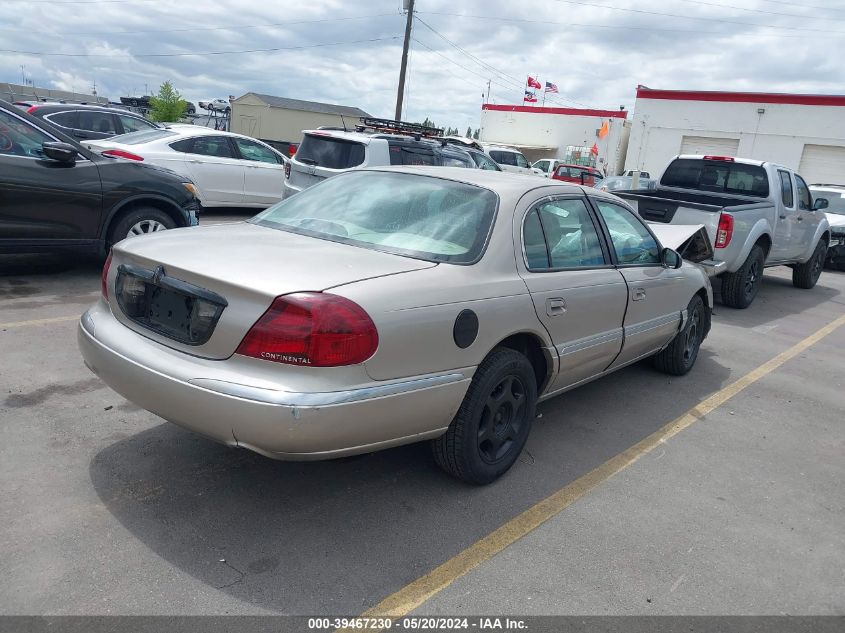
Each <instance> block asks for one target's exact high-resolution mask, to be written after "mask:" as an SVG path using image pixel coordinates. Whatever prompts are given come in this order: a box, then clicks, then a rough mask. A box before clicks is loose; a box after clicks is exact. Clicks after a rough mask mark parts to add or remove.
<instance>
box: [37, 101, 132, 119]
mask: <svg viewBox="0 0 845 633" xmlns="http://www.w3.org/2000/svg"><path fill="white" fill-rule="evenodd" d="M31 107H33V108H36V109H38V110H61V111H65V110H91V111H92V112H114V111H115V110H120V113H121V114H134V113H133V112H131V111H129V110H124V109H121V108H115V107H112V106H108V105H94V104H91V103H56V102H46V103H45V102H38V103H33V104H32V106H31ZM135 116H140V115H137V114H135Z"/></svg>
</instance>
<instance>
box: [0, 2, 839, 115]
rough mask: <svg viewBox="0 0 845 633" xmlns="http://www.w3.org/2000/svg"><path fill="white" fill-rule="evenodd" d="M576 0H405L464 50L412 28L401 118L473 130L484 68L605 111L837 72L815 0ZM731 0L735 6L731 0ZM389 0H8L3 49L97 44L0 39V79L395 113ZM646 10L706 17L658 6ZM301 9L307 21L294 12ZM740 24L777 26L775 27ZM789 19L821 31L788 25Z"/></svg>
mask: <svg viewBox="0 0 845 633" xmlns="http://www.w3.org/2000/svg"><path fill="white" fill-rule="evenodd" d="M583 1H584V2H588V4H587V5H584V4H577V3H572V2H559V1H556V0H524V1H523V2H519V3H514V2H510V1H505V0H465V1H464V2H462V3H455V2H454V1H449V0H417V11H418V12H419V18H421V19H422V20H424V21H425V22H426V23H427V24H429V25H431V26H432V27H433V28H434V29H436V30H437V31H438V32H439V33H440V34H442V36H444V37H445V38H447V39H448V40H450V41H451V42H452V43H454V44H455V45H456V46H458V47H460V49H462V50H458V49H457V48H455V46H453V45H451V44H450V43H448V42H447V41H445V40H444V39H443V38H441V37H440V36H438V35H437V34H436V33H434V32H432V31H431V30H429V29H428V28H426V27H425V26H424V25H423V24H421V23H418V24H417V25H416V26H415V30H414V38H415V41H413V42H412V53H411V64H410V74H409V89H408V97H407V101H406V115H405V116H406V118H408V119H411V120H422V119H423V118H425V117H426V116H428V117H430V118H432V119H433V120H435V121H437V122H438V123H439V124H441V125H448V126H457V127H459V128H461V129H465V128H466V126H467V125H471V126H473V127H477V126H478V121H479V110H480V104H481V94H482V93H483V92H484V91H485V90H486V88H487V80H488V79H490V80H491V81H492V95H493V99H494V101H495V102H497V103H520V102H521V98H522V82H523V81H524V80H525V77H526V75H527V74H529V73H532V74H534V73H536V74H537V75H538V76H539V78H540V80H541V81H546V80H548V81H552V82H554V83H556V84H557V85H558V87H559V88H560V91H561V94H560V95H559V96H558V97H556V98H555V99H556V102H555V103H554V104H555V105H562V104H566V105H571V104H572V103H573V101H574V102H578V103H580V104H585V105H590V106H595V107H602V108H610V109H615V108H617V107H618V106H619V105H623V104H624V105H626V106H628V107H629V108H630V107H633V104H634V94H635V88H636V86H637V84H646V85H649V86H651V87H657V88H685V89H705V90H706V89H710V90H732V89H735V90H760V91H771V92H787V91H797V92H820V93H825V92H827V93H832V92H838V91H841V86H842V85H843V80H845V70H843V67H842V64H841V63H840V62H839V60H841V59H842V58H843V53H845V44H843V39H842V37H840V36H839V35H836V34H835V33H826V32H824V31H840V32H843V33H845V12H842V11H840V12H836V10H835V9H831V10H830V11H827V12H825V11H821V10H819V9H804V8H802V7H801V6H800V5H797V4H796V5H792V6H790V5H784V4H773V3H770V2H766V1H765V0H758V1H756V2H751V3H747V4H743V5H742V6H747V7H748V8H754V9H758V10H760V11H769V12H773V13H793V14H796V15H800V16H802V17H800V18H799V17H789V16H781V15H770V14H767V13H754V12H750V11H740V10H736V9H730V8H726V7H725V6H723V7H718V6H710V5H702V4H698V3H695V2H691V1H690V0H679V1H678V2H675V3H672V4H671V5H670V4H669V3H666V2H665V1H663V0H636V2H635V1H634V0H612V3H609V4H612V6H615V7H623V8H629V9H635V10H636V11H619V10H607V9H603V8H600V7H598V6H591V5H599V4H605V3H608V0H583ZM723 2H727V0H723ZM713 4H717V2H715V1H714V2H713ZM730 4H735V5H736V6H740V4H742V3H740V0H732V1H731V2H730ZM816 4H819V2H817V3H816ZM400 6H401V1H400V0H374V1H372V2H366V3H364V2H359V3H349V2H341V1H340V0H311V1H309V2H285V3H281V2H267V1H266V0H265V1H263V2H258V1H256V0H218V1H216V2H207V3H201V4H197V3H188V2H184V3H174V2H170V1H169V0H145V1H140V0H139V1H132V2H129V1H127V2H122V3H121V2H109V3H85V4H81V3H67V2H64V1H63V0H56V1H55V2H52V3H45V2H28V1H27V0H6V2H5V3H4V9H5V14H4V20H3V23H2V25H0V49H4V50H6V51H8V50H15V51H32V52H52V53H67V54H73V53H89V54H92V55H101V57H88V58H85V57H60V56H43V57H39V56H31V55H24V54H18V53H10V52H0V80H6V81H10V82H19V81H20V74H21V69H20V66H21V65H24V66H25V67H26V72H27V73H28V75H29V76H31V77H32V78H34V79H35V81H36V83H37V84H39V85H44V86H48V87H60V88H66V89H72V88H75V89H76V90H85V91H88V90H90V87H91V86H92V84H93V83H94V82H96V84H97V88H98V92H99V94H101V95H102V94H105V95H108V96H110V97H111V98H112V99H117V98H118V97H120V96H123V95H126V94H129V93H132V92H134V93H135V94H140V93H142V92H144V89H145V88H144V87H145V85H146V86H149V88H150V89H153V88H155V87H157V86H158V85H159V84H160V83H161V82H162V81H164V80H168V79H169V80H172V81H173V82H174V84H175V85H176V86H177V88H178V89H179V90H181V91H182V93H183V95H184V96H185V97H186V98H188V99H190V100H193V101H197V100H199V99H201V98H207V97H216V96H220V97H225V96H227V95H229V94H236V95H240V94H243V93H245V92H247V91H255V92H264V93H268V94H275V95H280V96H287V97H295V98H300V99H311V100H317V101H327V102H334V103H343V104H347V105H354V106H358V107H360V108H362V109H364V110H367V111H369V112H372V113H373V114H376V115H381V116H392V114H393V110H394V104H395V98H396V82H397V78H398V74H399V57H400V54H401V39H400V38H401V36H402V33H403V30H404V17H403V16H402V15H401V14H400V11H399V8H400ZM11 7H14V10H10V8H11ZM649 12H657V13H674V14H677V15H684V16H690V17H693V16H694V17H702V18H708V19H707V20H693V19H685V18H678V17H662V16H658V15H653V14H652V13H649ZM448 14H463V15H464V16H467V15H469V16H481V17H457V16H455V15H448ZM360 16H378V17H370V18H368V19H359V18H360ZM338 18H356V19H343V20H341V19H338ZM306 20H312V22H308V23H300V24H291V23H292V22H301V21H306ZM313 20H324V21H321V22H313ZM714 20H715V21H714ZM718 20H727V21H728V22H720V21H718ZM733 22H738V23H740V24H737V23H733ZM742 23H745V24H742ZM753 24H758V25H759V24H766V25H779V26H781V27H785V28H784V29H783V30H774V29H769V28H762V27H758V26H753ZM258 25H261V26H258ZM271 25H272V26H271ZM246 26H257V28H244V27H246ZM796 28H799V29H800V28H805V29H818V31H817V32H811V31H797V30H789V29H796ZM198 29H204V30H198ZM141 31H143V32H141ZM149 31H155V32H149ZM375 38H393V39H389V40H387V41H379V42H370V43H359V44H347V45H339V46H326V47H319V48H304V49H301V50H287V51H277V52H263V53H248V54H232V55H219V56H209V55H206V56H182V57H158V58H156V57H143V56H142V55H145V54H151V53H168V54H184V53H202V52H209V51H235V50H244V49H255V48H277V47H297V46H313V45H314V44H326V43H334V42H349V41H352V40H366V39H375ZM429 48H431V49H434V51H436V52H432V51H431V50H429ZM461 66H463V68H462V67H461Z"/></svg>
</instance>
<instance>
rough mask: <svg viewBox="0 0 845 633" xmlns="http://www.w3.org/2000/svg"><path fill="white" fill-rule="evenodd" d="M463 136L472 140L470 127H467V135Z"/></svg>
mask: <svg viewBox="0 0 845 633" xmlns="http://www.w3.org/2000/svg"><path fill="white" fill-rule="evenodd" d="M464 136H466V137H467V138H472V127H470V126H469V125H468V126H467V133H466V134H464Z"/></svg>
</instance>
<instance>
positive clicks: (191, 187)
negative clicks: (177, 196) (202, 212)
mask: <svg viewBox="0 0 845 633" xmlns="http://www.w3.org/2000/svg"><path fill="white" fill-rule="evenodd" d="M182 186H183V187H184V188H185V189H187V190H188V192H189V193H190V194H191V195H192V196H194V197H198V195H197V186H196V185H195V184H194V183H192V182H183V183H182Z"/></svg>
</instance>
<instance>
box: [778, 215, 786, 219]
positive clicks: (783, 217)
mask: <svg viewBox="0 0 845 633" xmlns="http://www.w3.org/2000/svg"><path fill="white" fill-rule="evenodd" d="M778 217H779V218H780V219H781V220H785V219H786V216H785V215H779V216H778Z"/></svg>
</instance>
